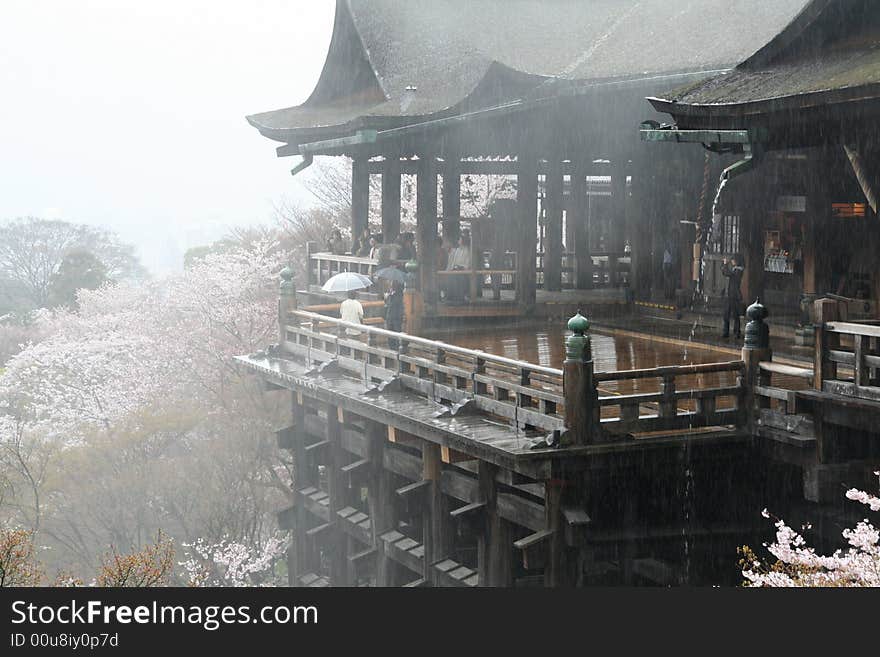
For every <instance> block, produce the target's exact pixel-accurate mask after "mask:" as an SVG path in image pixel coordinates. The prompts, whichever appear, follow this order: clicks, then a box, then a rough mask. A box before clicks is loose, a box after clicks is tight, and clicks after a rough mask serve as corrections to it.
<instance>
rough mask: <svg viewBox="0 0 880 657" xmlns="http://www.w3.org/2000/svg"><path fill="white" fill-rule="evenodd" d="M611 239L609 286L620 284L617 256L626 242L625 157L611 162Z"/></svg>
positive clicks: (621, 252)
mask: <svg viewBox="0 0 880 657" xmlns="http://www.w3.org/2000/svg"><path fill="white" fill-rule="evenodd" d="M609 228H610V233H611V240H610V244H609V249H608V250H609V251H610V252H611V253H612V255H610V256H608V275H609V278H610V285H611V287H617V286H619V285H620V280H619V273H618V272H619V267H618V264H617V256H618V255H621V254H623V250H624V245H625V243H626V158H625V157H620V158H617V159H615V160H614V161H612V162H611V222H610V226H609Z"/></svg>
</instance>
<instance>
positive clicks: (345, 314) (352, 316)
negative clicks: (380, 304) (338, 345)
mask: <svg viewBox="0 0 880 657" xmlns="http://www.w3.org/2000/svg"><path fill="white" fill-rule="evenodd" d="M339 318H340V319H341V320H342V321H343V322H348V323H349V324H363V323H364V307H363V306H362V305H361V302H360V301H358V300H357V290H351V291H350V292H349V293H348V299H346V300H345V301H343V302H342V303H341V304H339ZM345 334H346V335H350V336H352V337H355V336H358V335H360V334H361V332H360V331H358V330H357V329H353V328H346V329H345Z"/></svg>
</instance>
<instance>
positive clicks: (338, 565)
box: [326, 405, 350, 586]
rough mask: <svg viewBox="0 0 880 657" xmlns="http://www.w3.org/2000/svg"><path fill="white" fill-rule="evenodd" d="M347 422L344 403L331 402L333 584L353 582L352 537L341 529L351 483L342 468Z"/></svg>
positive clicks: (329, 481) (329, 473) (329, 464)
mask: <svg viewBox="0 0 880 657" xmlns="http://www.w3.org/2000/svg"><path fill="white" fill-rule="evenodd" d="M343 422H344V416H343V410H342V407H337V406H334V405H328V406H327V434H326V436H327V442H328V449H327V464H326V468H327V493H328V495H329V496H330V519H331V520H330V522H331V524H332V525H333V526H332V531H330V532H329V540H328V543H327V544H326V545H327V548H328V551H329V554H330V583H331V585H332V586H349V585H350V582H349V581H348V574H349V572H348V565H347V557H348V554H347V549H346V548H347V546H348V541H347V540H346V538H345V535H344V534H343V533H342V532H341V531H340V529H339V527H338V526H337V525H338V519H337V512H338V511H339V510H340V509H342V508H343V507H345V506H348V500H347V495H346V493H347V491H348V487H347V486H346V482H345V479H344V476H343V474H342V472H341V471H340V469H341V467H342V462H343V461H342V445H341V440H342V425H343Z"/></svg>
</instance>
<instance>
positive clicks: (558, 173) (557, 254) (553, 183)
mask: <svg viewBox="0 0 880 657" xmlns="http://www.w3.org/2000/svg"><path fill="white" fill-rule="evenodd" d="M562 176H563V173H562V162H560V161H559V159H558V158H556V157H552V158H551V159H550V162H549V163H548V168H547V177H546V181H547V182H546V187H547V198H546V201H545V203H544V208H545V210H546V214H545V221H546V223H545V226H546V233H545V236H546V237H545V240H544V289H545V290H549V291H553V292H558V291H559V290H561V289H562V210H563V208H562V188H563V179H562Z"/></svg>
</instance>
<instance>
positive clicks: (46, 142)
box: [0, 0, 334, 273]
mask: <svg viewBox="0 0 880 657" xmlns="http://www.w3.org/2000/svg"><path fill="white" fill-rule="evenodd" d="M333 9H334V3H333V2H332V0H309V1H308V2H305V1H302V0H287V1H285V0H259V2H243V1H238V0H213V1H211V2H206V1H204V0H186V1H185V2H180V1H171V0H153V1H152V2H149V3H143V2H134V1H133V0H78V1H77V2H75V3H73V2H68V1H66V0H4V2H3V11H2V19H0V44H2V45H0V86H2V89H3V94H2V95H3V102H2V103H0V144H2V148H0V220H5V219H11V218H14V217H17V216H23V215H34V216H40V217H45V218H60V219H65V220H67V221H74V222H82V223H88V224H94V225H103V226H106V227H109V228H111V229H113V230H115V231H117V232H118V233H119V235H120V237H121V238H122V239H123V240H126V241H129V242H132V243H135V244H136V245H137V246H138V249H139V252H140V255H141V258H142V260H143V262H144V264H145V265H146V266H147V267H148V268H149V269H150V270H152V271H153V272H154V273H161V272H163V271H168V270H173V269H179V268H180V267H181V263H182V255H183V252H184V251H185V250H186V249H187V248H189V247H191V246H195V245H199V244H204V243H206V242H209V241H211V240H212V239H216V238H217V237H219V236H221V235H222V234H223V233H224V232H225V231H226V230H227V229H228V227H231V226H236V225H250V224H257V223H262V222H265V221H267V220H269V219H270V218H271V215H272V211H273V205H274V204H276V203H278V202H279V201H280V200H281V199H282V198H285V197H286V198H287V199H289V200H294V201H296V200H302V201H306V200H307V199H308V194H307V192H305V191H304V190H303V188H302V187H301V186H300V185H299V184H298V182H297V181H296V180H295V179H294V178H292V177H291V176H290V174H289V166H287V163H286V162H285V161H284V160H279V159H275V158H274V157H273V153H272V151H271V149H272V145H271V144H270V143H269V142H267V141H266V140H265V139H262V138H260V136H259V135H258V134H257V133H256V131H254V129H253V128H251V127H250V126H249V125H248V124H247V122H246V121H245V118H244V117H245V115H246V114H249V113H254V112H258V111H263V110H267V109H271V108H276V107H285V106H290V105H294V104H298V103H300V102H302V101H303V100H305V98H306V97H307V96H308V94H309V93H310V92H311V90H312V88H313V86H314V83H315V81H316V80H317V78H318V75H319V73H320V70H321V66H322V65H323V62H324V57H325V55H326V52H327V46H328V44H329V40H330V34H331V30H332V25H333Z"/></svg>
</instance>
